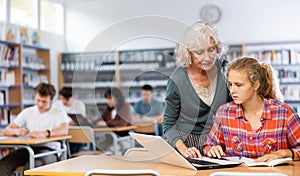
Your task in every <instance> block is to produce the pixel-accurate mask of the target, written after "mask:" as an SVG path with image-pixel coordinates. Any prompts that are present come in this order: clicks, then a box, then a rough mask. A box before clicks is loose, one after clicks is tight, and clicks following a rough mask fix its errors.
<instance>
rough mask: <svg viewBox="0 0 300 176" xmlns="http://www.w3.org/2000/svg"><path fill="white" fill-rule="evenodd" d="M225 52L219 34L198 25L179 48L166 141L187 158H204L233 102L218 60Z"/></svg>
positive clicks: (168, 97) (170, 85)
mask: <svg viewBox="0 0 300 176" xmlns="http://www.w3.org/2000/svg"><path fill="white" fill-rule="evenodd" d="M223 51H224V46H223V43H222V42H221V40H220V37H219V35H218V33H217V31H216V30H215V29H214V28H213V27H212V26H209V25H207V24H204V23H201V22H198V23H196V24H194V25H192V26H191V27H189V28H188V29H187V30H186V31H185V33H184V36H183V39H182V41H181V42H180V43H178V44H177V46H176V51H175V52H176V63H177V68H176V69H175V70H174V72H173V73H172V74H171V76H170V78H169V80H168V84H167V89H166V110H165V113H164V121H163V132H164V137H165V139H166V140H167V141H168V142H169V143H170V144H171V145H172V146H173V147H174V148H176V149H177V150H178V152H180V153H181V154H182V155H183V156H184V157H186V158H194V157H201V156H202V149H203V144H204V142H205V141H206V138H207V135H208V133H209V132H210V129H211V127H212V124H213V115H214V114H215V113H216V110H217V109H218V107H219V106H220V105H222V104H224V103H226V102H228V101H230V100H231V98H230V95H229V91H228V89H227V87H226V78H225V74H224V73H223V67H224V64H223V63H222V61H221V59H220V58H219V57H218V56H220V55H221V54H222V52H223Z"/></svg>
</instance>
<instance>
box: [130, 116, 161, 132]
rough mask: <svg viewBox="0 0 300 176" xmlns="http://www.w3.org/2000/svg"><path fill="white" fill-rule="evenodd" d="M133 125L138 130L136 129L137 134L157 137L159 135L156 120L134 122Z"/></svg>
mask: <svg viewBox="0 0 300 176" xmlns="http://www.w3.org/2000/svg"><path fill="white" fill-rule="evenodd" d="M132 123H133V125H135V126H136V127H137V128H136V129H135V132H136V133H143V134H154V135H156V136H158V135H159V131H158V125H157V121H156V120H142V119H141V120H134V121H133V122H132Z"/></svg>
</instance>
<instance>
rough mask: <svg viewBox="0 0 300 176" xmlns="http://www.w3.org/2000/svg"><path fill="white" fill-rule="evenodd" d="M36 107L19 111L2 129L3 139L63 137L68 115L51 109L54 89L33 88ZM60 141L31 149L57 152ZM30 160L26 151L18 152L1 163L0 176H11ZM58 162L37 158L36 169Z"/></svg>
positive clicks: (53, 158)
mask: <svg viewBox="0 0 300 176" xmlns="http://www.w3.org/2000/svg"><path fill="white" fill-rule="evenodd" d="M34 92H35V94H34V96H35V103H36V105H35V106H32V107H29V108H26V109H24V110H23V111H21V113H19V114H18V116H17V117H16V119H15V120H14V121H13V122H12V123H11V124H9V125H8V126H7V127H6V128H5V130H4V135H6V136H25V135H26V136H29V137H31V138H46V137H53V136H63V135H67V134H68V116H67V114H66V113H65V112H64V111H63V110H61V109H58V108H54V107H52V106H51V103H52V100H53V97H54V96H55V92H56V91H55V88H54V86H53V85H51V84H47V83H40V84H39V85H38V86H36V87H35V88H34ZM59 145H60V143H59V142H51V143H46V144H41V145H38V146H33V150H34V152H35V153H42V152H45V151H50V150H52V149H56V148H57V147H60V146H59ZM28 160H29V154H28V151H27V150H26V149H17V150H15V151H13V152H12V153H10V154H8V155H7V156H6V157H4V158H3V159H2V160H0V175H1V176H10V175H11V174H12V173H13V172H14V170H15V169H16V168H17V167H18V166H23V165H25V168H28V164H26V162H27V161H28ZM56 161H57V156H56V155H50V156H45V157H42V158H38V159H36V162H35V164H36V166H40V165H44V164H49V163H53V162H56Z"/></svg>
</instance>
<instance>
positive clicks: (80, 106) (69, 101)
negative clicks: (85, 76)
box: [53, 87, 86, 117]
mask: <svg viewBox="0 0 300 176" xmlns="http://www.w3.org/2000/svg"><path fill="white" fill-rule="evenodd" d="M59 95H60V100H58V101H56V102H54V103H53V106H54V107H59V108H62V109H63V110H64V111H65V112H67V113H68V114H81V115H82V116H84V117H86V110H85V105H84V103H83V102H82V101H80V100H77V99H75V97H74V96H73V89H72V87H63V88H62V89H60V91H59Z"/></svg>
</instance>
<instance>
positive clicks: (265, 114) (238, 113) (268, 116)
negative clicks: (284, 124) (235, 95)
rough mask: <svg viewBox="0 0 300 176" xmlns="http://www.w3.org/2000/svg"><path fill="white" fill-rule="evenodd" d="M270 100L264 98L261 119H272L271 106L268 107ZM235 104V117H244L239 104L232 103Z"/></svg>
mask: <svg viewBox="0 0 300 176" xmlns="http://www.w3.org/2000/svg"><path fill="white" fill-rule="evenodd" d="M270 101H271V100H268V99H264V110H263V115H262V119H268V120H270V119H272V116H271V108H270ZM234 106H236V108H235V109H236V115H235V116H234V117H235V118H236V119H239V118H243V117H244V111H243V108H242V105H241V104H234Z"/></svg>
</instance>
